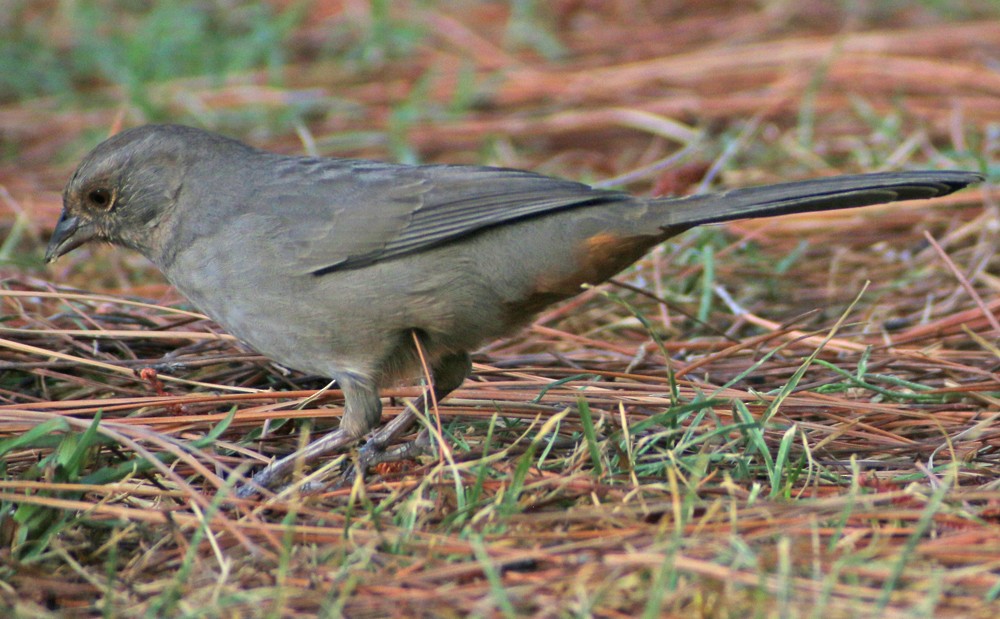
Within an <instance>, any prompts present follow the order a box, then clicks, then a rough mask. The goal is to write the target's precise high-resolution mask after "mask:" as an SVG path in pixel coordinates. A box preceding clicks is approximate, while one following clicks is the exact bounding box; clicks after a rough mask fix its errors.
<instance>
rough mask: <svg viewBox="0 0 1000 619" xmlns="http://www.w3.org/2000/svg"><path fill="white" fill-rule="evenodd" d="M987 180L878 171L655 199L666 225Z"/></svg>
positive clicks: (903, 196) (931, 193)
mask: <svg viewBox="0 0 1000 619" xmlns="http://www.w3.org/2000/svg"><path fill="white" fill-rule="evenodd" d="M983 180H984V178H983V175H982V174H979V173H976V172H963V171H941V172H937V171H919V172H879V173H875V174H858V175H855V176H836V177H832V178H817V179H813V180H807V181H797V182H793V183H782V184H778V185H767V186H765V187H750V188H747V189H735V190H732V191H726V192H722V193H714V194H708V195H704V196H692V197H690V198H683V199H681V200H677V199H664V200H654V201H652V204H653V205H654V209H653V210H655V205H657V204H658V203H660V204H663V206H665V207H667V210H668V212H667V213H665V215H666V217H667V220H668V221H667V223H666V225H665V226H664V228H668V227H669V228H672V227H674V226H677V227H684V228H687V227H691V226H696V225H699V224H708V223H718V222H723V221H731V220H733V219H745V218H752V217H771V216H773V215H786V214H790V213H805V212H810V211H826V210H833V209H844V208H854V207H858V206H870V205H872V204H883V203H885V202H897V201H901V200H921V199H927V198H936V197H938V196H946V195H948V194H950V193H952V192H954V191H958V190H959V189H962V188H964V187H966V186H967V185H971V184H973V183H978V182H981V181H983ZM661 222H662V219H661ZM661 225H662V223H661Z"/></svg>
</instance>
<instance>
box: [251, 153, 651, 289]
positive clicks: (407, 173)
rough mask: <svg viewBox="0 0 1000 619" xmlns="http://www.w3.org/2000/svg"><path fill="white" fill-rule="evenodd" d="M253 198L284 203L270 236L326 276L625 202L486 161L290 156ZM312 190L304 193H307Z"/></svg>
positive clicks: (302, 264) (299, 263)
mask: <svg viewBox="0 0 1000 619" xmlns="http://www.w3.org/2000/svg"><path fill="white" fill-rule="evenodd" d="M279 170H280V172H281V173H280V174H278V175H276V180H275V181H273V182H269V183H268V184H266V185H264V186H257V187H255V190H256V192H257V195H256V196H255V198H254V199H255V201H263V202H264V203H270V204H280V205H281V206H280V208H275V209H273V210H271V211H270V212H271V213H279V214H278V215H277V218H278V219H277V221H274V222H272V224H271V226H270V228H271V233H270V234H269V235H268V237H269V241H270V242H272V243H276V244H278V245H279V246H280V247H279V253H280V255H282V256H284V257H285V258H286V259H287V260H288V261H289V262H290V263H292V264H294V265H295V266H294V268H295V270H296V271H299V272H303V271H304V272H308V273H312V274H314V275H323V274H326V273H331V272H334V271H343V270H349V269H356V268H360V267H364V266H367V265H371V264H374V263H377V262H382V261H386V260H391V259H394V258H399V257H402V256H406V255H408V254H412V253H415V252H419V251H422V250H425V249H428V248H430V247H434V246H437V245H441V244H443V243H447V242H449V241H453V240H456V239H459V238H462V237H465V236H467V235H470V234H473V233H475V232H478V231H481V230H484V229H487V228H490V227H493V226H498V225H501V224H504V223H509V222H513V221H517V220H520V219H526V218H529V217H535V216H538V215H542V214H545V213H552V212H555V211H560V210H564V209H569V208H575V207H582V206H592V205H596V204H608V203H612V202H627V201H630V200H631V199H632V198H631V197H630V196H629V195H628V194H625V193H620V192H612V191H601V190H596V189H593V188H591V187H589V186H587V185H584V184H581V183H575V182H572V181H565V180H560V179H555V178H550V177H546V176H542V175H539V174H534V173H531V172H524V171H520V170H511V169H506V168H490V167H480V166H453V165H437V166H419V167H418V166H403V165H393V164H386V163H377V162H369V161H358V160H344V159H303V158H299V159H292V158H289V159H286V160H285V161H283V162H281V163H280V165H279ZM302 187H308V188H309V190H308V191H302Z"/></svg>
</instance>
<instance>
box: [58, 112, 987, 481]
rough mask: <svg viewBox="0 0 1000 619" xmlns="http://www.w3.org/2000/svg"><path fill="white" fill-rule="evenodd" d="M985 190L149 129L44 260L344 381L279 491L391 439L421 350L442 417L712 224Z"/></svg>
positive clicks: (906, 175) (96, 161)
mask: <svg viewBox="0 0 1000 619" xmlns="http://www.w3.org/2000/svg"><path fill="white" fill-rule="evenodd" d="M982 179H983V177H982V176H981V175H980V174H976V173H973V172H962V171H946V172H933V171H927V172H888V173H879V174H865V175H860V176H837V177H832V178H822V179H817V180H811V181H803V182H794V183H786V184H780V185H769V186H765V187H755V188H750V189H738V190H735V191H728V192H724V193H717V194H709V195H700V196H693V197H688V198H680V199H673V198H665V199H650V198H641V197H635V196H631V195H629V194H627V193H623V192H620V191H601V190H597V189H593V188H591V187H589V186H587V185H583V184H580V183H575V182H571V181H566V180H559V179H555V178H549V177H546V176H540V175H538V174H533V173H531V172H524V171H521V170H511V169H503V168H490V167H479V166H459V165H426V166H406V165H394V164H389V163H378V162H373V161H362V160H355V159H334V158H320V157H293V156H287V155H277V154H273V153H269V152H265V151H262V150H258V149H255V148H252V147H250V146H247V145H246V144H243V143H241V142H238V141H235V140H232V139H229V138H226V137H223V136H221V135H217V134H214V133H209V132H206V131H202V130H199V129H193V128H191V127H183V126H176V125H150V126H145V127H138V128H135V129H130V130H128V131H124V132H122V133H120V134H118V135H116V136H114V137H112V138H110V139H108V140H107V141H105V142H104V143H102V144H100V145H99V146H97V147H96V148H95V149H94V150H93V151H92V152H91V153H90V154H88V155H87V157H86V158H84V160H83V162H82V163H81V164H80V166H79V167H78V168H77V170H76V172H75V173H74V174H73V178H72V179H70V181H69V183H68V184H67V186H66V189H65V192H64V194H63V203H64V208H63V212H62V216H61V217H60V219H59V223H58V224H57V226H56V229H55V232H54V233H53V235H52V239H51V241H50V243H49V246H48V251H47V253H46V259H47V260H49V261H51V260H54V259H56V258H57V257H59V256H61V255H62V254H64V253H66V252H68V251H70V250H72V249H74V248H75V247H78V246H79V245H81V244H83V243H85V242H87V241H89V240H92V239H100V240H104V241H108V242H110V243H113V244H115V245H121V246H124V247H128V248H131V249H134V250H136V251H139V252H140V253H142V254H143V255H144V256H146V257H147V258H148V259H149V260H151V261H152V262H153V263H154V264H155V265H156V266H157V267H159V269H160V270H161V271H163V274H164V275H165V276H166V277H167V279H168V280H170V282H171V283H172V284H173V285H174V286H176V287H177V288H178V289H179V290H180V291H181V292H182V293H183V294H184V295H185V296H187V297H188V298H189V299H190V300H191V301H192V302H193V303H194V304H195V305H196V306H197V307H198V308H199V309H201V310H202V311H203V312H205V313H206V314H208V315H209V316H211V317H212V318H213V319H215V320H216V321H218V322H219V324H221V325H222V326H223V327H225V328H226V329H227V330H228V331H230V332H231V333H232V334H233V335H235V336H236V337H238V338H239V339H241V340H243V341H244V342H246V343H248V344H249V345H251V346H252V347H253V348H255V349H257V350H258V351H260V352H261V353H263V354H264V355H267V356H268V357H270V358H272V359H274V360H276V361H278V362H279V363H281V364H283V365H286V366H288V367H291V368H295V369H298V370H302V371H304V372H310V373H315V374H319V375H322V376H327V377H331V378H334V379H336V381H337V383H338V384H339V386H340V388H341V389H342V390H343V393H344V398H345V406H344V415H343V420H342V421H341V424H340V428H339V430H338V431H336V432H333V433H330V434H327V435H326V436H325V437H324V438H321V439H320V440H318V441H316V442H314V443H312V444H311V445H310V446H309V447H307V448H306V449H305V450H303V452H302V453H298V454H292V455H291V456H287V457H285V458H284V459H282V460H279V461H277V462H275V463H273V464H272V465H270V466H269V467H267V468H265V469H264V470H263V471H261V472H259V473H258V474H257V475H256V476H255V478H254V480H255V482H256V484H258V485H260V486H269V485H274V484H275V483H276V482H277V481H278V480H280V479H281V478H282V477H283V476H285V475H286V474H287V473H288V472H290V471H291V470H292V468H293V465H294V463H295V461H296V458H299V457H301V458H304V459H305V460H306V461H307V462H308V461H311V460H313V459H315V458H316V457H318V456H320V455H322V454H325V453H328V452H330V451H332V450H333V449H336V448H338V447H340V446H343V445H346V444H349V443H350V442H353V441H354V440H356V439H358V438H360V437H362V436H364V435H365V434H366V433H368V432H369V431H370V430H372V429H373V428H375V426H376V425H377V424H378V422H379V418H380V416H381V412H382V405H381V402H380V401H379V387H380V386H384V385H386V384H389V383H392V382H393V381H395V380H397V379H399V378H412V377H414V376H415V375H419V360H418V353H417V349H416V345H415V343H414V335H415V336H416V338H417V339H418V340H419V342H420V346H421V348H422V349H423V351H424V354H425V355H426V358H427V359H428V361H429V363H430V367H431V369H432V373H433V392H434V395H435V396H436V397H437V398H438V399H440V398H443V397H444V396H445V395H446V394H448V393H449V392H450V391H452V390H454V389H455V388H457V387H458V386H459V385H461V384H462V382H463V381H464V380H465V378H466V376H467V375H468V374H469V371H470V367H471V364H470V361H469V351H472V350H475V349H476V348H477V347H478V346H480V345H481V344H483V343H484V342H487V341H489V340H493V339H496V338H498V337H502V336H504V335H508V334H510V333H511V332H513V331H515V330H517V329H518V328H520V327H522V326H523V325H525V324H527V323H528V322H530V321H531V319H532V317H534V316H535V315H536V314H537V313H538V312H539V311H540V310H541V309H543V308H545V307H547V306H548V305H551V304H553V303H556V302H558V301H562V300H564V299H567V298H569V297H572V296H574V295H576V294H577V293H579V292H580V290H581V285H583V284H597V283H600V282H603V281H605V280H606V279H608V278H609V277H611V276H613V275H615V274H616V273H618V272H619V271H621V270H622V269H624V268H625V267H627V266H629V265H630V264H632V263H633V262H635V261H636V260H637V259H639V258H640V257H641V256H642V255H643V254H644V253H645V252H646V251H647V250H648V249H650V248H651V247H652V246H654V245H656V244H657V243H660V242H661V241H663V240H664V239H667V238H669V237H671V236H674V235H675V234H678V233H680V232H683V231H685V230H688V229H689V228H692V227H694V226H696V225H699V224H706V223H716V222H723V221H729V220H733V219H741V218H747V217H766V216H771V215H783V214H786V213H799V212H804V211H821V210H827V209H841V208H851V207H856V206H866V205H870V204H878V203H883V202H892V201H894V200H913V199H920V198H933V197H936V196H943V195H946V194H949V193H951V192H953V191H956V190H958V189H961V188H963V187H965V186H966V185H968V184H970V183H975V182H978V181H981V180H982ZM424 404H425V403H424ZM422 405H423V404H421V405H420V406H422ZM411 420H412V415H410V414H409V413H405V414H404V415H402V416H400V417H397V419H396V420H394V421H393V422H392V424H390V426H393V427H391V428H390V430H392V432H391V433H387V432H388V430H383V431H382V432H381V433H379V434H377V435H376V436H375V438H374V439H373V441H370V442H369V444H368V445H367V446H366V448H370V449H371V450H376V449H380V448H381V447H383V446H384V445H385V444H386V442H387V440H388V439H389V438H391V434H392V433H395V432H398V431H399V430H400V429H402V428H403V427H405V426H406V425H408V424H409V423H410V421H411ZM251 492H252V490H249V489H247V488H244V490H243V491H242V494H249V493H251Z"/></svg>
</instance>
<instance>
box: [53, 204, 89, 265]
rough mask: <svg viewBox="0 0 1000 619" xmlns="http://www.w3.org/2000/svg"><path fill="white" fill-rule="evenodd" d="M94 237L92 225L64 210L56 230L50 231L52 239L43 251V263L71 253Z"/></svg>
mask: <svg viewBox="0 0 1000 619" xmlns="http://www.w3.org/2000/svg"><path fill="white" fill-rule="evenodd" d="M94 236H95V232H94V226H93V224H91V223H89V222H83V221H80V218H79V217H77V216H75V215H70V214H69V213H67V212H66V211H65V210H64V211H63V212H62V215H61V216H60V217H59V223H57V224H56V229H55V230H53V231H52V238H51V239H49V246H48V248H47V249H46V250H45V262H52V261H53V260H55V259H56V258H58V257H59V256H61V255H63V254H65V253H67V252H70V251H73V250H74V249H76V248H77V247H79V246H81V245H83V244H84V243H86V242H87V241H89V240H91V239H92V238H94Z"/></svg>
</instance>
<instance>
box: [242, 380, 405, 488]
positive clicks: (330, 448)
mask: <svg viewBox="0 0 1000 619" xmlns="http://www.w3.org/2000/svg"><path fill="white" fill-rule="evenodd" d="M337 383H338V385H339V386H340V388H341V390H343V392H344V417H343V419H342V420H341V422H340V427H339V428H337V430H336V431H334V432H331V433H329V434H327V435H326V436H324V437H322V438H320V439H318V440H316V441H313V442H312V443H309V444H308V445H307V446H306V447H304V448H303V449H300V450H298V451H296V452H295V453H291V454H289V455H287V456H285V457H284V458H281V459H279V460H275V461H274V462H272V463H271V464H269V465H267V466H266V467H264V468H263V469H261V470H260V471H258V472H257V474H256V475H254V476H253V479H252V481H251V483H249V484H246V485H245V486H241V487H239V488H237V489H236V496H237V497H239V498H247V497H250V496H253V495H254V494H255V493H256V492H257V491H258V490H259V489H261V488H267V489H273V488H275V487H276V486H277V485H278V484H280V483H281V482H282V481H284V480H285V479H286V478H287V477H288V476H289V475H291V473H292V472H293V471H294V470H295V469H296V467H298V466H305V465H307V464H310V463H312V462H315V461H316V460H317V459H319V458H321V457H323V456H325V455H327V454H329V453H332V452H334V451H337V450H339V449H341V448H343V447H347V446H349V445H352V444H354V443H355V442H357V441H358V439H360V438H361V437H362V436H364V435H365V433H367V432H368V431H369V430H370V429H371V428H372V427H374V426H375V424H377V423H378V421H379V419H380V418H381V416H382V402H381V401H380V400H379V397H378V389H377V388H376V387H375V384H374V383H372V382H371V381H368V380H359V379H356V378H354V377H346V378H341V377H338V378H337ZM394 421H395V420H394Z"/></svg>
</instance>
